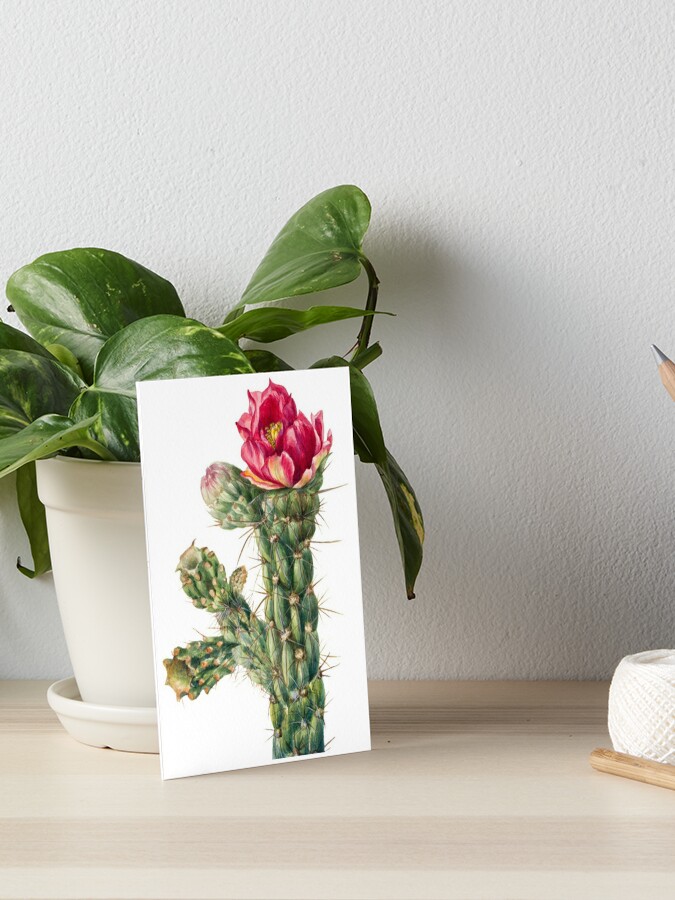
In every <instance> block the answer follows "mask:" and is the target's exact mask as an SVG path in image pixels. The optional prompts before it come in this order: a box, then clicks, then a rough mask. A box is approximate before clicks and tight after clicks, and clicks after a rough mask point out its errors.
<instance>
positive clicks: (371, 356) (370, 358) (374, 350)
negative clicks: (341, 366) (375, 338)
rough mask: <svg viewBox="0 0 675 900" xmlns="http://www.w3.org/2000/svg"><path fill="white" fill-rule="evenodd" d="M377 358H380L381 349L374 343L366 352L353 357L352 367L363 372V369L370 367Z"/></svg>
mask: <svg viewBox="0 0 675 900" xmlns="http://www.w3.org/2000/svg"><path fill="white" fill-rule="evenodd" d="M378 356H382V347H380V345H379V344H378V343H375V344H372V345H371V346H370V347H368V349H367V350H364V351H363V353H359V354H358V356H355V357H354V359H353V360H352V365H353V366H356V368H357V369H361V371H363V370H364V369H365V367H366V366H368V365H370V363H371V362H374V361H375V360H376V359H377V358H378Z"/></svg>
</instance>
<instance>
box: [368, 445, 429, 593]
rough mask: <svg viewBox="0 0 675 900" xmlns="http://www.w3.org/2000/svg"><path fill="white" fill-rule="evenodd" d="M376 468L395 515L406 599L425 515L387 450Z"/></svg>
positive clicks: (421, 541)
mask: <svg viewBox="0 0 675 900" xmlns="http://www.w3.org/2000/svg"><path fill="white" fill-rule="evenodd" d="M375 468H376V469H377V471H378V473H379V475H380V478H381V479H382V483H383V484H384V489H385V491H386V492H387V498H388V500H389V505H390V506H391V511H392V513H393V516H394V527H395V529H396V538H397V540H398V546H399V549H400V551H401V557H402V559H403V571H404V573H405V586H406V592H407V595H408V599H409V600H413V599H414V597H415V581H416V579H417V574H418V572H419V570H420V568H421V566H422V556H423V553H424V519H423V517H422V510H421V509H420V505H419V502H418V500H417V497H416V496H415V491H414V490H413V488H412V485H411V484H410V481H409V480H408V478H407V477H406V475H405V473H404V472H403V470H402V469H401V467H400V466H399V464H398V463H397V462H396V460H395V459H394V457H393V456H392V455H391V453H390V452H389V451H388V450H387V464H386V466H380V465H377V464H376V466H375Z"/></svg>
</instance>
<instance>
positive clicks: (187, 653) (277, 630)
mask: <svg viewBox="0 0 675 900" xmlns="http://www.w3.org/2000/svg"><path fill="white" fill-rule="evenodd" d="M326 459H327V458H326ZM326 459H324V460H323V462H322V463H321V465H320V466H319V469H318V471H317V473H316V475H315V476H314V478H313V479H312V481H311V482H309V483H308V484H307V485H305V486H304V487H302V488H282V489H278V490H261V489H259V488H257V487H255V486H254V485H252V484H251V483H250V482H249V481H247V479H246V478H244V477H243V475H242V473H241V470H239V469H238V468H237V467H236V466H233V465H230V464H228V463H214V464H213V465H212V466H210V467H209V470H208V473H207V475H208V480H207V481H208V483H207V485H206V486H205V487H203V488H202V494H203V497H204V501H205V503H206V505H207V507H208V509H209V512H210V513H211V515H212V516H213V518H214V519H215V520H216V521H217V522H218V523H219V525H220V526H221V527H223V528H227V529H233V528H249V529H251V530H252V532H253V534H254V535H255V540H256V544H257V548H258V554H259V558H260V567H261V579H262V586H263V589H264V604H261V605H263V606H264V620H263V619H262V618H260V617H259V616H257V615H256V614H255V613H254V612H253V611H252V610H251V608H250V606H249V604H248V603H247V601H246V600H245V598H244V596H243V593H242V591H243V588H244V584H245V581H246V570H245V569H244V568H243V567H242V568H239V569H236V570H235V571H234V572H233V573H232V575H231V576H230V578H229V579H228V578H227V576H226V573H225V569H224V567H223V565H222V564H221V563H220V562H219V561H218V559H217V557H216V555H215V553H214V552H213V551H212V550H209V549H207V548H206V547H202V548H199V547H196V546H195V545H194V544H192V545H191V546H190V547H188V549H187V550H186V551H185V552H184V553H183V554H182V556H181V558H180V562H179V564H178V568H177V571H178V572H179V573H180V580H181V584H182V586H183V591H184V592H185V593H186V595H187V596H188V597H189V598H190V600H191V601H192V603H193V604H194V605H195V606H196V607H198V608H199V609H204V610H206V611H207V612H210V613H212V614H214V615H215V617H216V621H217V625H218V629H219V635H218V636H217V637H209V638H204V640H202V641H194V642H192V643H190V644H188V645H187V646H186V647H184V648H181V647H177V648H176V649H175V650H174V655H173V658H172V659H170V660H165V661H164V665H165V667H166V670H167V680H166V683H167V684H168V685H170V686H171V687H172V688H173V690H174V691H175V692H176V697H177V699H179V700H180V699H182V698H183V697H188V698H189V699H190V700H194V699H195V698H196V697H198V696H199V695H200V694H201V692H202V691H203V692H204V693H208V692H209V690H210V689H211V688H212V687H213V686H214V685H215V684H217V682H218V681H219V680H220V679H221V678H222V677H224V675H226V674H231V673H232V672H233V671H235V669H236V668H237V667H240V668H242V669H243V670H244V671H245V672H246V674H247V675H248V677H249V678H250V679H251V681H252V682H253V683H254V684H256V685H258V686H260V687H261V688H262V690H263V691H264V692H265V693H266V694H267V696H268V698H269V712H270V720H271V724H272V732H273V738H272V741H273V751H272V752H273V758H274V759H283V758H286V757H290V756H302V755H306V754H310V753H322V752H323V751H324V749H325V743H324V710H325V706H326V692H325V686H324V679H323V673H322V668H321V651H320V644H319V635H318V619H319V601H318V599H317V596H316V592H315V589H314V559H313V554H312V539H313V537H314V534H315V532H316V527H317V526H316V521H317V516H318V514H319V511H320V508H321V501H320V496H319V492H320V490H321V486H322V482H323V470H324V468H325V464H326Z"/></svg>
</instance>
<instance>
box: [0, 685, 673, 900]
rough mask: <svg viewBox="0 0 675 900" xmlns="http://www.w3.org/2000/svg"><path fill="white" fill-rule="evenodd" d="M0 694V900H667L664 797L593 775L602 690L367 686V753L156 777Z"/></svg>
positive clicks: (25, 702) (26, 700)
mask: <svg viewBox="0 0 675 900" xmlns="http://www.w3.org/2000/svg"><path fill="white" fill-rule="evenodd" d="M46 687H47V684H46V682H17V681H15V682H0V761H1V764H0V831H1V834H0V897H2V898H7V897H15V898H21V900H29V898H64V897H72V898H92V900H93V898H152V897H163V898H181V900H183V898H190V897H195V898H198V897H208V898H233V897H234V898H275V900H283V898H298V900H303V898H308V900H318V898H324V897H325V898H350V897H355V898H386V900H397V898H420V900H424V898H448V900H452V898H467V900H469V898H486V900H489V898H499V900H509V898H519V900H527V898H536V900H542V898H546V900H556V898H565V900H567V898H575V900H576V898H581V900H583V898H589V900H602V898H605V897H607V898H623V897H626V898H628V897H630V898H636V900H641V898H647V897H650V896H656V895H660V896H663V897H671V896H675V888H674V887H673V885H674V884H675V881H674V880H673V875H674V874H675V794H674V793H673V792H672V791H666V790H662V789H660V788H657V787H653V786H650V785H644V784H639V783H637V782H631V781H627V780H626V779H622V778H616V777H613V776H610V775H603V774H600V773H598V772H595V771H593V770H592V769H591V767H590V765H589V762H588V757H589V753H590V751H591V750H592V749H593V748H594V747H596V746H598V745H604V746H609V744H608V737H607V731H606V727H605V718H606V700H607V685H605V684H600V683H585V682H386V683H385V682H376V683H371V685H370V695H371V705H372V722H373V752H372V753H359V754H354V755H352V756H336V757H333V758H330V754H327V756H326V758H324V759H319V760H310V761H307V762H306V763H302V764H293V765H286V766H273V767H268V768H259V769H247V770H244V771H241V772H230V773H226V774H221V775H209V776H205V777H201V778H188V779H183V780H179V781H169V782H164V783H163V782H162V781H161V780H160V777H159V763H158V759H157V757H153V756H144V755H137V754H128V753H118V752H115V751H111V750H97V749H94V748H90V747H86V746H84V745H82V744H77V743H76V742H74V741H73V740H72V738H70V737H69V736H68V735H67V734H66V733H65V732H64V731H62V729H61V727H60V725H59V724H58V722H57V720H56V718H55V717H54V715H53V714H52V712H51V711H50V710H49V708H48V707H47V705H46V701H45V691H46Z"/></svg>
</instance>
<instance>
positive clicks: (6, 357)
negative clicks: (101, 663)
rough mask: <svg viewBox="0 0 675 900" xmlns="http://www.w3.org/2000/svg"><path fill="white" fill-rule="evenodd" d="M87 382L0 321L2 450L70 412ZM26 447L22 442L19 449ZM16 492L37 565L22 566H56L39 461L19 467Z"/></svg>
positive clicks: (36, 571) (31, 574)
mask: <svg viewBox="0 0 675 900" xmlns="http://www.w3.org/2000/svg"><path fill="white" fill-rule="evenodd" d="M83 387H84V383H83V382H82V381H81V380H80V379H79V378H78V377H77V375H75V374H73V373H72V372H71V371H70V370H69V369H67V368H66V367H64V366H62V365H61V364H60V363H58V362H57V360H56V359H55V358H54V357H53V356H52V355H51V354H50V353H49V352H48V351H47V350H45V348H44V347H42V346H41V345H40V344H38V343H36V342H35V341H34V340H33V338H31V337H29V336H28V335H25V334H23V332H21V331H18V330H17V329H16V328H12V327H11V326H9V325H4V324H2V323H0V454H1V453H2V452H3V448H4V447H5V442H6V441H7V439H8V437H9V436H10V435H16V434H20V433H21V432H22V431H23V430H24V429H25V428H26V427H27V426H28V425H30V423H31V422H32V421H33V420H35V419H37V418H39V417H40V416H42V415H44V414H46V413H66V412H67V411H68V409H69V407H70V404H71V403H72V402H73V399H74V398H75V397H76V396H77V394H78V393H79V391H80V390H81V389H82V388H83ZM17 452H18V453H19V454H21V453H23V452H24V451H23V449H21V447H20V448H19V449H18V451H17ZM16 495H17V500H18V504H19V512H20V514H21V520H22V522H23V524H24V528H25V529H26V533H27V535H28V539H29V542H30V548H31V553H32V555H33V566H34V568H33V569H31V568H29V567H28V566H24V565H21V562H20V561H19V560H17V568H18V569H19V571H20V572H22V573H23V574H24V575H26V576H27V577H28V578H35V577H36V576H38V575H42V574H43V573H44V572H48V571H49V569H50V568H51V561H50V558H49V540H48V538H47V522H46V518H45V509H44V506H43V505H42V502H41V501H40V499H39V497H38V494H37V487H36V482H35V464H34V463H28V464H27V465H24V466H22V467H21V468H20V469H19V471H18V472H17V478H16Z"/></svg>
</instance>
